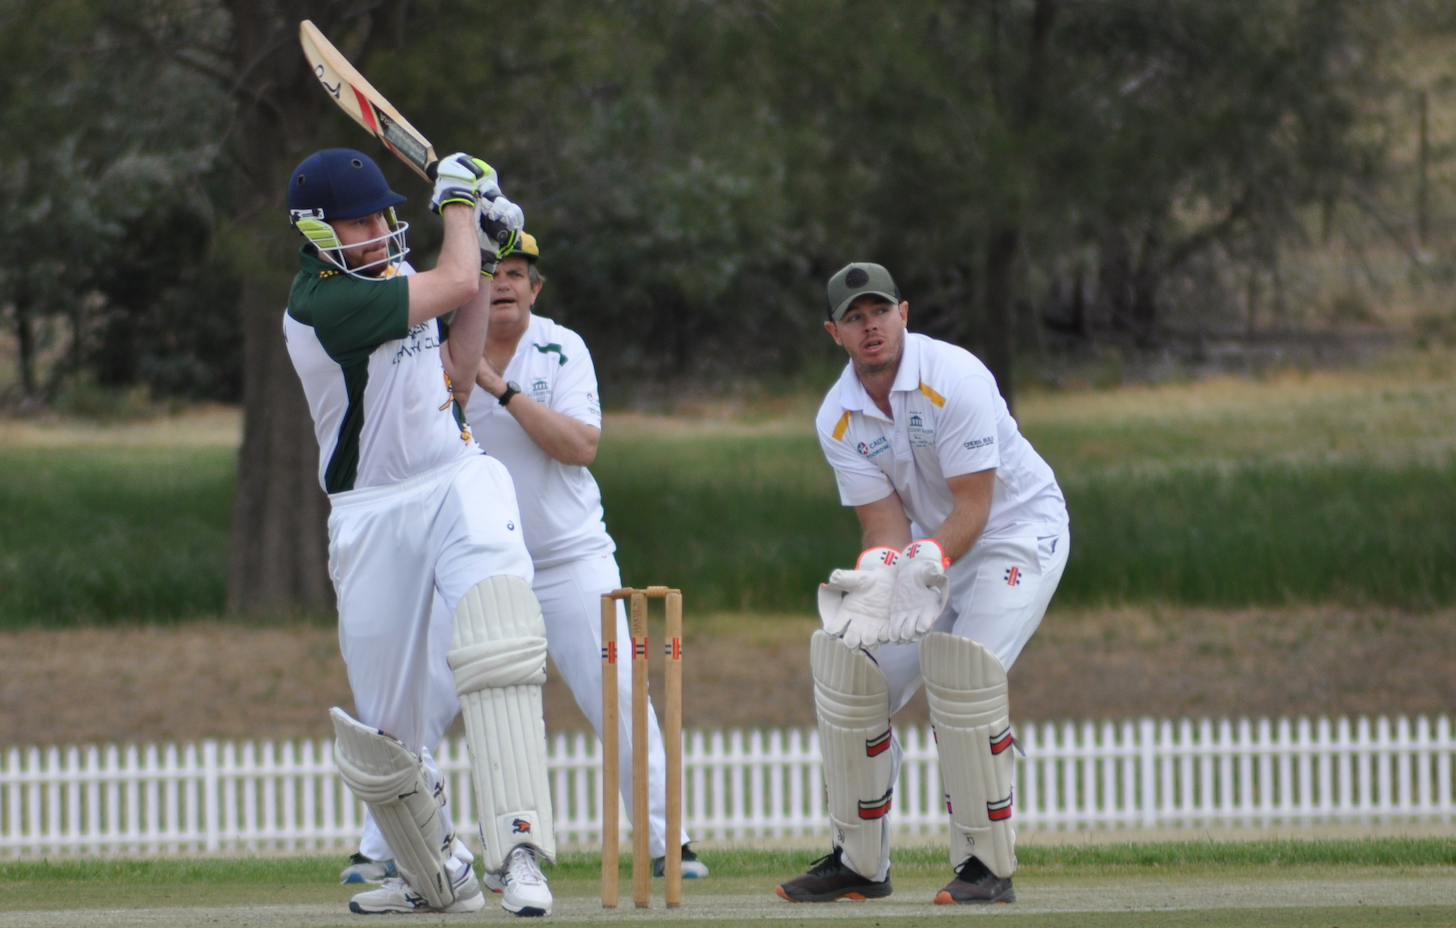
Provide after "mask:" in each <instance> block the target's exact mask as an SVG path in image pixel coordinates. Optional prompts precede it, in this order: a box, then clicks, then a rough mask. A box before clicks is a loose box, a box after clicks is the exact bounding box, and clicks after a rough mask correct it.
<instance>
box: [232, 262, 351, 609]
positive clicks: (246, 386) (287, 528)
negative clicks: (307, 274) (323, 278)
mask: <svg viewBox="0 0 1456 928" xmlns="http://www.w3.org/2000/svg"><path fill="white" fill-rule="evenodd" d="M278 290H279V288H278V287H276V286H272V287H269V286H265V285H263V284H262V283H261V282H260V281H258V280H257V279H255V278H245V279H244V281H243V292H242V299H241V300H240V303H241V307H240V309H241V312H242V317H243V447H242V451H241V453H240V454H239V457H238V487H237V497H236V499H235V501H234V504H233V525H232V546H231V548H230V550H229V552H228V609H229V610H230V611H234V612H256V611H289V610H293V609H297V608H305V609H308V608H312V609H318V608H325V607H328V606H331V605H332V600H333V590H332V586H331V584H330V583H329V579H328V544H327V540H328V528H327V525H328V514H329V513H328V510H329V503H328V497H326V496H325V495H324V492H323V490H322V489H320V487H319V483H318V443H317V442H316V441H315V439H314V432H313V421H312V418H311V417H310V415H309V411H308V405H307V403H306V402H305V399H304V395H303V388H302V386H301V385H300V384H299V382H298V377H297V375H296V374H295V373H294V371H293V365H292V363H291V362H290V361H289V358H288V349H287V346H286V345H285V344H284V341H283V331H282V319H281V316H282V313H283V300H282V299H280V297H279V292H278Z"/></svg>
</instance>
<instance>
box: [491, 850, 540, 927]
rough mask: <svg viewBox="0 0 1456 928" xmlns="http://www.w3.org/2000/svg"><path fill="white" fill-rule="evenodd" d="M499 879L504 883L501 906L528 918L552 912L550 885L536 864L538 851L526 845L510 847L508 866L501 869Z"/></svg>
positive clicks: (507, 858) (507, 859) (507, 857)
mask: <svg viewBox="0 0 1456 928" xmlns="http://www.w3.org/2000/svg"><path fill="white" fill-rule="evenodd" d="M500 880H501V883H502V884H504V889H503V891H502V897H501V908H503V909H505V910H506V911H507V912H510V913H511V914H513V915H520V916H523V917H527V918H530V917H533V916H539V915H550V914H551V902H552V899H551V887H550V886H547V885H546V877H545V876H544V875H542V873H541V866H540V865H539V864H537V863H536V852H535V851H533V850H532V849H531V848H529V847H526V846H525V845H524V844H518V845H516V846H515V847H514V848H511V852H510V853H509V854H507V855H506V865H505V866H504V867H502V868H501V872H500Z"/></svg>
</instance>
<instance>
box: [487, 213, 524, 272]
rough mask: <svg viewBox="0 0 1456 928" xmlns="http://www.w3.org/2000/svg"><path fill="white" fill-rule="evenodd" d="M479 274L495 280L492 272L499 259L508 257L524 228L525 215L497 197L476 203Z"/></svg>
mask: <svg viewBox="0 0 1456 928" xmlns="http://www.w3.org/2000/svg"><path fill="white" fill-rule="evenodd" d="M478 202H479V204H480V210H479V212H480V217H479V223H480V231H479V239H480V273H482V274H484V275H485V276H487V277H494V276H495V268H496V265H497V264H498V263H500V259H501V257H503V256H504V255H508V254H510V253H511V252H512V251H513V250H514V249H515V247H516V244H517V242H518V241H519V240H520V237H521V229H522V228H523V227H524V226H525V225H526V214H525V213H523V212H521V208H520V207H519V206H517V205H516V204H514V203H512V202H511V201H510V200H507V199H506V198H505V197H504V196H503V195H498V196H496V198H495V199H494V200H480V201H478Z"/></svg>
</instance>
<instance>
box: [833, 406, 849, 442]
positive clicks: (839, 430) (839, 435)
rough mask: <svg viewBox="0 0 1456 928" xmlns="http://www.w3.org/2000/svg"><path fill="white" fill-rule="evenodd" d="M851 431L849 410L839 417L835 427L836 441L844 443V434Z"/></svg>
mask: <svg viewBox="0 0 1456 928" xmlns="http://www.w3.org/2000/svg"><path fill="white" fill-rule="evenodd" d="M847 431H849V410H847V409H846V410H845V411H844V415H842V416H840V417H839V422H838V423H837V424H836V425H835V426H834V440H835V441H844V433H845V432H847Z"/></svg>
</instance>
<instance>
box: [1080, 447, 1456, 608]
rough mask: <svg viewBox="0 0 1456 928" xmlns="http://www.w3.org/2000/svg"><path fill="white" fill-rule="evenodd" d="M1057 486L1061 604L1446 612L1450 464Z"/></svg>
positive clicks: (1454, 467) (1452, 541)
mask: <svg viewBox="0 0 1456 928" xmlns="http://www.w3.org/2000/svg"><path fill="white" fill-rule="evenodd" d="M1064 490H1065V492H1066V494H1067V498H1068V509H1069V510H1070V512H1071V514H1072V554H1071V558H1070V560H1069V563H1068V565H1067V571H1066V574H1065V576H1064V577H1063V579H1062V583H1061V586H1060V588H1059V589H1058V591H1057V597H1058V601H1060V602H1063V603H1082V604H1096V603H1117V602H1141V601H1149V600H1151V601H1161V602H1168V603H1181V604H1190V605H1192V604H1198V605H1212V606H1248V605H1275V604H1280V603H1290V602H1321V601H1340V602H1351V603H1361V602H1368V603H1382V604H1386V605H1393V606H1403V607H1410V608H1422V607H1429V606H1436V605H1447V604H1450V603H1453V602H1456V463H1453V464H1448V465H1446V466H1444V467H1438V466H1425V465H1414V466H1406V467H1401V468H1396V469H1385V468H1379V467H1374V466H1370V465H1366V464H1319V465H1310V464H1304V465H1284V464H1261V465H1246V466H1242V467H1237V468H1233V469H1229V470H1222V469H1216V468H1196V469H1180V470H1175V471H1172V472H1168V473H1163V474H1149V475H1136V474H1127V473H1121V474H1111V473H1100V474H1095V475H1092V476H1090V477H1088V478H1086V479H1083V480H1076V479H1073V480H1069V481H1066V483H1065V484H1064Z"/></svg>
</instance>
